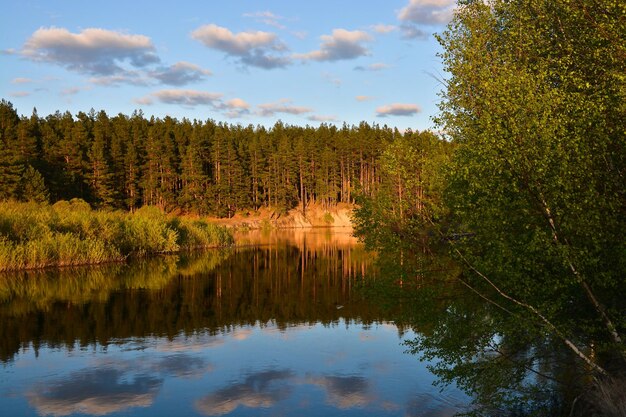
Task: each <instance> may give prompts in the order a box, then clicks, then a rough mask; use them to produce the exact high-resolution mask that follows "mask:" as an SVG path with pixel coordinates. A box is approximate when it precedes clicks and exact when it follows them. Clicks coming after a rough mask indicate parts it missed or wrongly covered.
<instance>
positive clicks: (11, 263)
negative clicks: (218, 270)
mask: <svg viewBox="0 0 626 417" xmlns="http://www.w3.org/2000/svg"><path fill="white" fill-rule="evenodd" d="M232 243H233V238H232V235H231V234H230V232H229V231H228V230H227V229H226V228H224V227H221V226H217V225H214V224H210V223H207V222H204V221H202V220H191V219H186V218H181V217H170V216H166V215H165V214H163V213H162V212H161V211H160V210H159V209H157V208H155V207H144V208H141V209H139V210H137V211H136V212H134V213H126V212H120V211H97V210H92V209H91V208H90V207H89V204H87V203H85V202H84V201H82V200H77V199H74V200H71V201H60V202H58V203H56V204H54V205H52V206H49V205H42V204H36V203H18V202H10V201H9V202H0V271H9V270H20V269H37V268H45V267H51V266H73V265H87V264H101V263H106V262H121V261H124V260H125V259H126V258H128V257H129V256H145V255H149V254H156V253H173V252H179V251H181V250H190V249H194V248H206V247H218V246H227V245H230V244H232Z"/></svg>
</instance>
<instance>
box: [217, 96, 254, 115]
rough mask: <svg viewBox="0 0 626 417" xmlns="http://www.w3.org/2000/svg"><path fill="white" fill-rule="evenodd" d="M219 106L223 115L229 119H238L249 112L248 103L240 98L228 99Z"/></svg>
mask: <svg viewBox="0 0 626 417" xmlns="http://www.w3.org/2000/svg"><path fill="white" fill-rule="evenodd" d="M220 108H221V109H222V110H224V115H225V116H226V117H228V118H231V119H238V118H240V117H243V116H244V115H246V114H248V113H250V105H249V104H248V103H247V102H246V101H245V100H243V99H241V98H233V99H231V100H228V101H227V102H225V103H223V104H222V105H221V106H220Z"/></svg>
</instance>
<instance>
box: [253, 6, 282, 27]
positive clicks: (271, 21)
mask: <svg viewBox="0 0 626 417" xmlns="http://www.w3.org/2000/svg"><path fill="white" fill-rule="evenodd" d="M243 16H244V17H252V18H255V20H256V21H257V22H261V23H264V24H266V25H268V26H273V27H275V28H277V29H281V30H283V29H286V26H285V25H283V24H282V23H280V21H281V20H284V19H285V18H284V17H282V16H278V15H275V14H274V13H272V12H270V11H267V10H266V11H263V12H255V13H244V15H243Z"/></svg>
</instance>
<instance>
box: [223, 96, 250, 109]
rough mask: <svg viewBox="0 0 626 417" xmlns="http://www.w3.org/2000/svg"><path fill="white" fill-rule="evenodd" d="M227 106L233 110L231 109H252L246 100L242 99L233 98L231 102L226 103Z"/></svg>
mask: <svg viewBox="0 0 626 417" xmlns="http://www.w3.org/2000/svg"><path fill="white" fill-rule="evenodd" d="M225 105H226V106H227V107H228V108H231V109H244V110H245V109H249V108H250V105H249V104H248V103H246V101H245V100H243V99H240V98H233V99H231V100H228V101H227V102H226V103H225Z"/></svg>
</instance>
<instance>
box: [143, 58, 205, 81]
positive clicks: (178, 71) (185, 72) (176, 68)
mask: <svg viewBox="0 0 626 417" xmlns="http://www.w3.org/2000/svg"><path fill="white" fill-rule="evenodd" d="M150 75H151V76H152V77H154V78H155V79H157V80H159V81H160V82H161V83H162V84H167V85H175V86H181V85H186V84H191V83H194V82H198V81H202V80H204V79H205V78H206V77H207V76H210V75H213V74H212V73H211V71H209V70H205V69H203V68H201V67H199V66H198V65H195V64H192V63H190V62H185V61H181V62H177V63H176V64H174V65H171V66H169V67H167V68H161V69H159V70H157V71H153V72H151V73H150Z"/></svg>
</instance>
